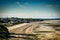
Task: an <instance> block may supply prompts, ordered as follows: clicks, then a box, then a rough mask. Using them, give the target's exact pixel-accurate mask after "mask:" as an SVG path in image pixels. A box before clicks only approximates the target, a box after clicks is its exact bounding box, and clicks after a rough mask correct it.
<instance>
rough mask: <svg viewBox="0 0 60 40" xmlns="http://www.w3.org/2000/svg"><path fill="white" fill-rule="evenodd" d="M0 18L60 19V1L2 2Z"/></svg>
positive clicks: (10, 0)
mask: <svg viewBox="0 0 60 40" xmlns="http://www.w3.org/2000/svg"><path fill="white" fill-rule="evenodd" d="M0 17H19V18H60V0H0Z"/></svg>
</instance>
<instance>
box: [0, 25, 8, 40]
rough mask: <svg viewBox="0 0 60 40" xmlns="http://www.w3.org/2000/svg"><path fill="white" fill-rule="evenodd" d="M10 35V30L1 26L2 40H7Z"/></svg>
mask: <svg viewBox="0 0 60 40" xmlns="http://www.w3.org/2000/svg"><path fill="white" fill-rule="evenodd" d="M8 35H9V32H8V29H7V28H6V27H5V26H3V25H0V40H7V38H8Z"/></svg>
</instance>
